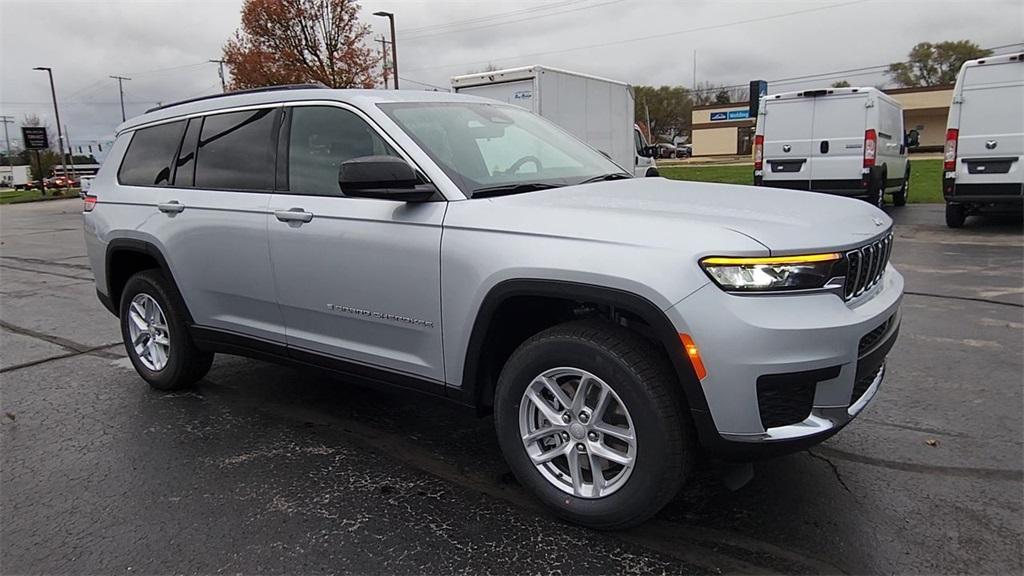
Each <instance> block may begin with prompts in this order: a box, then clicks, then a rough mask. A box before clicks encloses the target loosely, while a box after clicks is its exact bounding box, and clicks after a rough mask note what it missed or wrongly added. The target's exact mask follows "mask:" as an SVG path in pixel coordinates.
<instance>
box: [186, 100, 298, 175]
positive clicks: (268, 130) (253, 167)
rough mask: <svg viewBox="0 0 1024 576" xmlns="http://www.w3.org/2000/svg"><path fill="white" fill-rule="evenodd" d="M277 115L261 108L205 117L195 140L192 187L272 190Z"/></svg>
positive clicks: (277, 112)
mask: <svg viewBox="0 0 1024 576" xmlns="http://www.w3.org/2000/svg"><path fill="white" fill-rule="evenodd" d="M278 114H279V109H277V108H261V109H259V110H245V111H242V112H230V113H227V114H215V115H212V116H207V117H205V119H204V120H203V128H202V131H201V135H200V137H199V145H198V151H197V158H196V170H195V186H196V187H197V188H212V189H215V190H252V191H264V190H266V191H270V190H273V189H274V173H275V168H274V161H275V157H276V155H275V150H276V145H275V141H276V133H277V117H278Z"/></svg>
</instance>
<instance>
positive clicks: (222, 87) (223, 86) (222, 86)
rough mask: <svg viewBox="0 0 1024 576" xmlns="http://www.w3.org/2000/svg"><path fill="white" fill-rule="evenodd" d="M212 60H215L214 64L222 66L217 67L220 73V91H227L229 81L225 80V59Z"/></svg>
mask: <svg viewBox="0 0 1024 576" xmlns="http://www.w3.org/2000/svg"><path fill="white" fill-rule="evenodd" d="M210 62H213V63H214V64H217V65H218V66H220V68H218V69H217V73H218V74H219V75H220V91H221V92H227V91H228V84H227V81H225V80H224V64H225V60H224V59H219V60H210Z"/></svg>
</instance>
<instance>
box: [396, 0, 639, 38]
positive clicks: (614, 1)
mask: <svg viewBox="0 0 1024 576" xmlns="http://www.w3.org/2000/svg"><path fill="white" fill-rule="evenodd" d="M622 1H623V0H608V1H606V2H601V3H600V4H589V5H587V6H580V7H578V8H570V9H568V10H560V11H557V12H549V13H545V14H538V15H534V16H527V17H525V18H518V19H515V20H507V21H503V22H491V23H486V24H480V25H478V26H469V27H465V28H457V29H450V30H436V31H428V32H425V33H421V34H414V35H411V36H403V39H404V40H406V41H412V40H422V39H424V38H433V37H436V36H445V35H448V34H458V33H462V32H468V31H471V30H479V29H482V28H492V27H494V26H505V25H507V24H516V23H519V22H526V21H528V20H536V19H538V18H550V17H552V16H558V15H561V14H568V13H570V12H578V11H580V10H590V9H591V8H600V7H601V6H607V5H609V4H617V3H619V2H622ZM570 4H572V3H570Z"/></svg>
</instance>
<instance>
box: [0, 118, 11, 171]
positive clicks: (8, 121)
mask: <svg viewBox="0 0 1024 576" xmlns="http://www.w3.org/2000/svg"><path fill="white" fill-rule="evenodd" d="M0 122H3V123H4V142H5V143H6V144H7V166H8V167H9V168H10V169H11V181H12V182H13V181H14V161H13V160H11V137H10V136H8V135H7V125H8V124H14V116H0Z"/></svg>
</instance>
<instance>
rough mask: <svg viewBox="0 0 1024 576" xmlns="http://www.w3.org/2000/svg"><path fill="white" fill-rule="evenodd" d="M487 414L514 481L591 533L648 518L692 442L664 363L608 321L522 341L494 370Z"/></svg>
mask: <svg viewBox="0 0 1024 576" xmlns="http://www.w3.org/2000/svg"><path fill="white" fill-rule="evenodd" d="M494 412H495V426H496V428H497V433H498V440H499V443H500V444H501V449H502V452H503V453H504V455H505V459H506V460H507V461H508V464H509V466H510V468H511V469H512V472H513V473H514V474H515V475H516V478H518V479H519V482H520V483H521V484H523V485H524V486H525V487H526V488H528V489H529V490H530V491H531V492H533V494H534V495H536V496H537V498H539V499H540V500H541V501H542V502H544V503H545V504H546V505H547V506H549V507H550V508H552V509H553V510H554V511H555V512H556V513H557V514H558V515H559V516H561V517H563V518H566V519H568V520H571V521H573V522H576V523H579V524H583V525H585V526H589V527H592V528H600V529H614V528H625V527H627V526H632V525H635V524H638V523H640V522H642V521H643V520H645V519H647V518H649V517H650V516H652V515H654V514H655V513H656V512H657V511H658V510H660V509H661V508H662V507H663V506H664V505H665V504H666V503H667V502H668V501H669V500H670V499H671V498H672V497H673V496H674V495H675V494H676V492H678V490H679V487H680V486H681V485H682V483H683V481H684V479H685V477H686V476H687V474H688V473H689V469H690V467H691V462H692V459H693V452H694V450H693V448H692V438H693V436H692V433H691V432H690V425H689V423H688V421H687V419H686V418H687V413H686V412H685V410H684V409H683V403H682V399H681V398H680V396H679V387H678V382H676V379H675V376H674V374H673V372H672V370H671V368H670V366H669V364H668V361H667V360H666V359H665V358H664V356H663V354H661V353H660V350H659V349H658V348H657V347H656V346H654V345H653V344H651V343H650V342H648V341H647V340H644V339H643V338H642V337H640V336H638V335H637V334H635V333H633V332H630V331H628V330H626V329H625V328H621V327H619V326H615V325H613V324H608V323H605V322H601V321H578V322H570V323H567V324H562V325H559V326H555V327H553V328H550V329H548V330H545V331H544V332H541V333H540V334H537V335H536V336H534V337H533V338H530V339H529V340H527V341H526V342H525V343H523V344H522V345H521V346H520V347H519V348H518V349H517V350H516V351H515V352H514V353H513V354H512V357H511V358H510V359H509V361H508V362H507V363H506V364H505V367H504V368H503V369H502V372H501V377H500V378H499V381H498V387H497V391H496V394H495V405H494Z"/></svg>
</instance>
